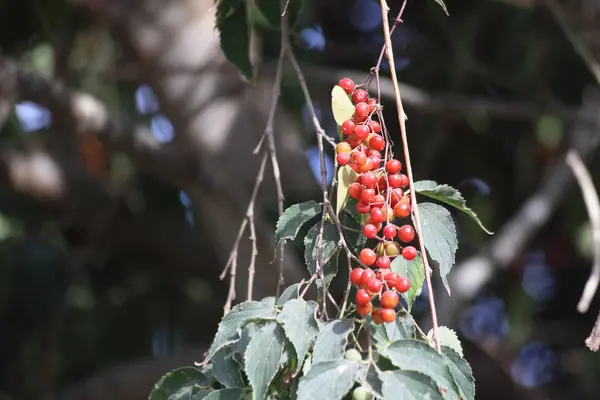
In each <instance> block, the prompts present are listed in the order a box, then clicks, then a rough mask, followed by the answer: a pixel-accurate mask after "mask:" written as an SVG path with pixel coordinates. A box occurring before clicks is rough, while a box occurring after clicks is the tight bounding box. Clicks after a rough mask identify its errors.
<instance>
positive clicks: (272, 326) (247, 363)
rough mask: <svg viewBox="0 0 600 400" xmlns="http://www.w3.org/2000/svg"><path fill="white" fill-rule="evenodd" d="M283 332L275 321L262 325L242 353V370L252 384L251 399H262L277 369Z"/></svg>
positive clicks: (283, 340)
mask: <svg viewBox="0 0 600 400" xmlns="http://www.w3.org/2000/svg"><path fill="white" fill-rule="evenodd" d="M284 346H285V334H284V333H283V329H282V328H281V326H279V324H277V323H276V322H269V323H268V324H266V325H264V326H263V327H262V328H260V330H259V331H258V332H256V334H254V337H253V338H252V340H251V341H250V344H248V347H247V348H246V354H245V355H244V370H245V371H246V376H247V377H248V381H249V382H250V385H251V386H252V390H253V392H252V399H253V400H263V399H264V398H265V397H266V394H267V388H268V387H269V384H270V383H271V380H272V379H273V378H274V377H275V374H277V371H278V370H279V360H280V359H281V354H282V352H283V349H284Z"/></svg>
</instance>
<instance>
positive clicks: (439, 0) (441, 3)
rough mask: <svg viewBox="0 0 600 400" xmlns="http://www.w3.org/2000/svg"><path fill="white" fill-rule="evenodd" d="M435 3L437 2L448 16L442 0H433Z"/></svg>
mask: <svg viewBox="0 0 600 400" xmlns="http://www.w3.org/2000/svg"><path fill="white" fill-rule="evenodd" d="M434 1H435V2H436V3H438V4H439V6H440V7H442V10H444V13H445V14H446V15H447V16H450V14H448V9H447V8H446V5H445V4H444V0H434Z"/></svg>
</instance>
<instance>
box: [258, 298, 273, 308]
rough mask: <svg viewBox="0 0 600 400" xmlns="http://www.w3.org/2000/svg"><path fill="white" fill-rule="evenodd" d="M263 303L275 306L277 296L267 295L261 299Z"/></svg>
mask: <svg viewBox="0 0 600 400" xmlns="http://www.w3.org/2000/svg"><path fill="white" fill-rule="evenodd" d="M260 302H261V303H264V304H268V305H270V306H271V307H275V296H267V297H265V298H263V299H260Z"/></svg>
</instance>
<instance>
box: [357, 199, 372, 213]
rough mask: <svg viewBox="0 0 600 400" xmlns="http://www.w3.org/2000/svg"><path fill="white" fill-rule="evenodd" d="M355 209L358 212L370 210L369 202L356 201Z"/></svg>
mask: <svg viewBox="0 0 600 400" xmlns="http://www.w3.org/2000/svg"><path fill="white" fill-rule="evenodd" d="M356 211H357V212H358V213H359V214H366V213H368V212H369V211H371V206H370V205H369V203H362V202H360V201H359V202H358V203H356Z"/></svg>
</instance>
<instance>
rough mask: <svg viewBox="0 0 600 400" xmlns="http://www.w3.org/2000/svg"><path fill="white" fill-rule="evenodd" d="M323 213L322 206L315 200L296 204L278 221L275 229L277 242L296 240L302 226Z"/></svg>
mask: <svg viewBox="0 0 600 400" xmlns="http://www.w3.org/2000/svg"><path fill="white" fill-rule="evenodd" d="M322 211H323V208H322V207H321V204H319V203H317V202H316V201H314V200H311V201H306V202H304V203H299V204H294V205H293V206H290V207H288V208H287V209H286V210H285V211H284V212H283V214H281V216H280V217H279V220H277V226H276V228H275V241H276V242H279V241H280V240H283V239H291V240H294V239H296V235H297V234H298V232H300V229H302V226H303V225H304V224H305V223H307V222H308V221H310V220H311V219H313V218H315V217H316V216H317V215H320V214H321V212H322Z"/></svg>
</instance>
